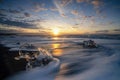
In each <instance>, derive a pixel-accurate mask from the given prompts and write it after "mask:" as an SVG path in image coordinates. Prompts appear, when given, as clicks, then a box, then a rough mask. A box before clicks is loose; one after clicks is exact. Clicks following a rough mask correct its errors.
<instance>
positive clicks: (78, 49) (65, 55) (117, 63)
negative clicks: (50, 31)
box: [0, 36, 120, 80]
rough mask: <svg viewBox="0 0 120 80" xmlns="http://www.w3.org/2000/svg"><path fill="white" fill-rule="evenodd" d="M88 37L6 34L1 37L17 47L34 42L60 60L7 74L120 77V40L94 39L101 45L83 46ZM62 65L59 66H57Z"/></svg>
mask: <svg viewBox="0 0 120 80" xmlns="http://www.w3.org/2000/svg"><path fill="white" fill-rule="evenodd" d="M83 40H88V38H42V37H27V36H26V37H21V36H15V37H10V36H9V37H3V38H0V41H1V43H2V44H3V45H5V46H7V47H10V48H11V49H10V50H11V51H14V50H18V48H19V46H20V45H19V44H17V43H18V42H19V43H20V44H24V43H31V44H34V45H35V46H37V47H38V48H39V47H43V48H45V49H46V50H48V51H49V52H50V53H51V54H52V55H53V56H54V57H56V58H58V59H59V60H60V68H54V67H53V66H54V65H53V66H52V67H51V66H50V67H49V68H46V69H41V68H36V69H33V70H31V71H29V72H26V71H22V72H20V73H19V74H18V73H16V75H15V76H14V75H13V76H11V77H10V78H7V79H8V80H9V79H10V80H16V79H17V80H40V79H41V80H119V79H120V76H119V75H120V69H119V67H120V54H119V51H120V40H115V39H114V40H113V39H93V40H94V41H95V42H96V43H97V44H98V45H99V47H98V48H93V49H92V48H91V49H90V48H83V47H82V46H81V45H80V44H81V43H82V42H83ZM58 69H59V70H58Z"/></svg>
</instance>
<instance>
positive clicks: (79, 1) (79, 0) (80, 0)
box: [76, 0, 85, 3]
mask: <svg viewBox="0 0 120 80" xmlns="http://www.w3.org/2000/svg"><path fill="white" fill-rule="evenodd" d="M83 1H85V0H76V2H77V3H81V2H83Z"/></svg>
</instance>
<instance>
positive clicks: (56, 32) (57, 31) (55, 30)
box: [53, 28, 59, 36]
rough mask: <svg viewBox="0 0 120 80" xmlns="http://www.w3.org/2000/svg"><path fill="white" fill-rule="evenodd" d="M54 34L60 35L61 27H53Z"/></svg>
mask: <svg viewBox="0 0 120 80" xmlns="http://www.w3.org/2000/svg"><path fill="white" fill-rule="evenodd" d="M53 34H54V35H55V36H56V35H59V29H58V28H54V29H53Z"/></svg>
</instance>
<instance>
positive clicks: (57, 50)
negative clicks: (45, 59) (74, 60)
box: [52, 43, 62, 56]
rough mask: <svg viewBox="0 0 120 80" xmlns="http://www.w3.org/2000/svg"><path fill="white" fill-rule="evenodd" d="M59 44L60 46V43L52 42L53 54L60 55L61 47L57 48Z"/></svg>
mask: <svg viewBox="0 0 120 80" xmlns="http://www.w3.org/2000/svg"><path fill="white" fill-rule="evenodd" d="M60 46H61V44H58V43H55V44H52V48H54V49H53V51H52V54H53V56H61V55H62V49H57V48H60Z"/></svg>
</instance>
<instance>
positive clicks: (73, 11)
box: [71, 10, 79, 16]
mask: <svg viewBox="0 0 120 80" xmlns="http://www.w3.org/2000/svg"><path fill="white" fill-rule="evenodd" d="M71 13H72V14H73V15H76V16H77V15H78V14H79V13H78V11H77V10H72V11H71Z"/></svg>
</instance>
